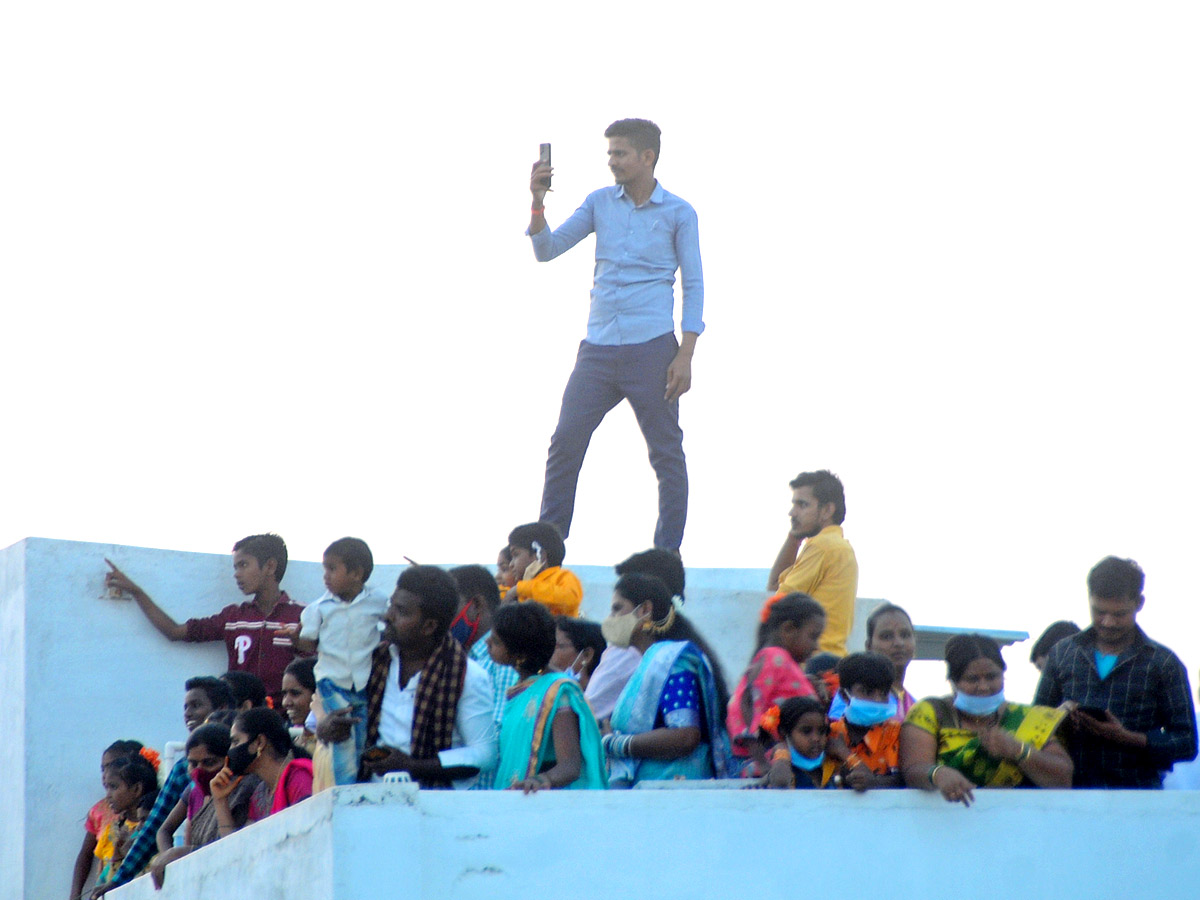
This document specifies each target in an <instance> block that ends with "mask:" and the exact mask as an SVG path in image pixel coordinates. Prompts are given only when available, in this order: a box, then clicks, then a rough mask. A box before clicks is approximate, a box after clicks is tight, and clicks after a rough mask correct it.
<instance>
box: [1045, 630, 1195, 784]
mask: <svg viewBox="0 0 1200 900" xmlns="http://www.w3.org/2000/svg"><path fill="white" fill-rule="evenodd" d="M1064 700H1074V701H1076V702H1078V703H1079V705H1080V706H1094V707H1100V708H1101V709H1107V710H1108V711H1109V712H1111V713H1112V714H1113V715H1114V716H1116V717H1117V718H1118V719H1120V720H1121V724H1122V725H1124V726H1125V728H1127V729H1128V730H1130V731H1136V732H1141V733H1143V734H1145V735H1146V739H1147V741H1148V744H1147V746H1146V747H1145V748H1141V747H1127V746H1124V745H1121V744H1114V743H1112V742H1111V741H1105V740H1102V739H1100V738H1097V737H1094V736H1092V735H1088V734H1083V733H1080V732H1078V731H1077V732H1076V733H1074V734H1073V735H1071V737H1070V740H1069V742H1068V748H1067V749H1068V750H1069V751H1070V753H1071V758H1072V759H1073V760H1074V761H1075V782H1074V784H1075V787H1077V788H1078V787H1103V788H1161V787H1162V773H1163V771H1164V770H1166V769H1169V768H1171V765H1172V764H1173V763H1176V762H1183V761H1186V760H1189V759H1195V757H1196V710H1195V707H1194V706H1193V705H1192V692H1191V688H1190V687H1189V686H1188V677H1187V670H1185V669H1184V667H1183V663H1181V662H1180V661H1179V657H1177V656H1176V655H1175V654H1174V653H1172V652H1171V651H1170V650H1168V649H1167V648H1166V647H1164V646H1163V645H1162V644H1158V643H1155V642H1154V641H1152V640H1150V639H1149V638H1148V637H1146V635H1145V633H1144V632H1143V631H1142V630H1141V629H1140V628H1139V629H1138V630H1137V636H1136V637H1135V638H1134V642H1133V645H1132V646H1130V647H1129V648H1128V649H1126V650H1125V652H1124V653H1122V654H1121V655H1120V656H1119V657H1118V658H1117V664H1116V666H1115V667H1114V668H1113V670H1112V672H1111V673H1110V674H1109V676H1108V677H1107V678H1105V679H1104V680H1101V679H1100V675H1099V673H1098V672H1097V671H1096V630H1095V628H1088V629H1087V630H1086V631H1082V632H1080V633H1079V634H1076V635H1073V636H1071V637H1069V638H1064V639H1063V640H1061V641H1059V642H1058V643H1057V644H1055V645H1054V647H1053V649H1051V651H1050V657H1049V659H1048V660H1047V661H1046V668H1045V669H1044V670H1043V671H1042V680H1041V681H1040V682H1038V688H1037V694H1036V695H1035V696H1034V698H1033V702H1034V703H1036V704H1038V705H1040V706H1058V705H1059V704H1060V703H1062V702H1063V701H1064Z"/></svg>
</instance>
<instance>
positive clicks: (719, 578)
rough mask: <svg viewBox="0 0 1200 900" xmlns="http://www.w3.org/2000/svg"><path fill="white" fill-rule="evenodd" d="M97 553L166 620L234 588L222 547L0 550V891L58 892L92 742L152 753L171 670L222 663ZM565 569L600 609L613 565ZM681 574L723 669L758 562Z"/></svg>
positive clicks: (290, 586)
mask: <svg viewBox="0 0 1200 900" xmlns="http://www.w3.org/2000/svg"><path fill="white" fill-rule="evenodd" d="M236 537H238V536H237V535H234V536H232V537H231V540H230V544H231V545H232V543H233V538H236ZM106 557H107V558H108V559H111V560H112V561H113V562H114V563H116V564H117V565H118V566H120V567H121V568H122V569H123V570H124V571H125V572H126V573H127V574H129V576H130V577H132V578H133V579H134V580H135V581H136V582H138V583H139V584H140V585H141V586H142V587H143V588H144V589H145V590H146V591H147V593H149V594H150V596H151V597H153V598H154V599H155V600H156V601H157V602H158V603H159V604H160V605H161V606H162V607H163V608H164V609H165V610H166V611H167V612H168V613H169V614H170V615H171V616H173V617H174V618H175V619H176V620H177V621H183V620H184V619H187V618H189V617H191V616H204V615H210V614H212V613H215V612H217V611H218V610H220V609H221V608H222V607H224V606H226V605H227V604H230V603H239V602H241V601H242V600H244V599H245V598H244V597H242V595H241V594H240V593H239V592H238V590H237V587H236V586H235V584H234V582H233V577H232V576H233V569H232V563H231V559H230V557H229V556H228V555H223V554H211V553H187V552H180V551H169V550H155V549H148V548H144V547H128V546H120V545H114V544H95V543H82V542H77V541H58V540H49V539H43V538H30V539H28V540H24V541H21V542H20V543H17V544H14V545H13V546H11V547H8V548H6V549H4V550H2V551H0V628H2V629H3V630H2V632H0V634H2V638H0V639H2V641H3V644H2V645H0V690H2V691H3V702H2V703H0V735H3V740H0V772H2V773H3V777H0V812H2V814H0V900H22V898H31V900H32V898H37V900H41V898H51V897H53V898H57V897H65V896H66V894H67V892H68V890H69V888H70V883H71V882H70V879H71V867H72V864H73V862H74V859H75V855H76V853H77V851H78V849H79V845H80V842H81V841H82V838H83V824H84V819H85V816H86V814H87V811H88V809H89V808H90V807H91V805H92V804H93V803H95V802H96V801H97V800H99V799H100V798H102V797H103V796H104V791H103V790H102V788H101V787H100V771H99V766H100V754H101V752H102V751H103V750H104V748H105V747H107V746H108V745H109V744H110V743H112V742H113V741H114V740H117V739H118V738H135V739H137V740H140V741H142V742H143V743H145V744H147V745H149V746H151V747H154V748H156V749H159V750H161V749H162V747H163V745H164V743H165V742H167V741H179V740H182V739H184V738H185V737H186V736H187V735H186V731H185V729H184V726H183V683H184V681H185V680H186V679H188V678H190V677H192V676H194V675H219V674H220V673H221V672H223V671H225V669H226V667H227V666H226V656H225V649H224V645H223V644H220V643H214V644H187V643H176V644H172V643H169V642H168V641H166V640H165V639H164V638H163V637H162V636H161V635H159V634H158V632H157V631H155V630H154V627H153V626H152V625H151V624H150V623H149V621H147V619H146V617H145V616H144V615H142V613H141V612H140V611H139V610H138V609H137V607H136V606H135V605H134V604H133V603H132V602H130V601H129V600H120V599H112V598H109V597H107V596H106V592H105V588H104V574H105V572H106V571H108V569H107V566H106V565H105V562H104V560H105V558H106ZM402 568H403V566H402V565H378V566H376V568H375V573H374V575H373V576H372V578H371V583H372V584H373V585H375V586H376V587H378V588H379V589H380V590H383V591H385V592H387V593H389V594H390V593H391V591H392V589H393V587H394V586H395V583H396V578H397V577H398V575H399V573H400V570H401V569H402ZM575 571H576V572H577V573H578V574H579V576H580V578H581V580H582V581H583V583H584V588H585V599H584V608H583V611H584V613H585V614H586V615H588V616H590V617H592V618H597V619H599V618H603V617H604V616H605V615H606V614H607V612H608V609H609V606H610V603H611V597H612V585H613V583H614V581H615V580H616V577H615V575H614V574H613V571H612V569H611V568H608V567H603V566H581V567H578V568H577V569H576V570H575ZM689 577H690V578H691V579H692V582H693V583H692V584H690V585H689V591H688V595H689V613H692V614H693V615H694V617H695V618H696V619H697V622H698V623H699V625H700V627H701V628H702V629H704V630H705V632H706V634H708V635H709V636H710V637H711V639H712V641H713V644H714V646H715V647H716V648H717V652H718V654H719V655H720V656H721V658H722V660H723V662H724V663H725V667H726V669H727V670H728V671H727V674H728V677H730V678H736V677H737V675H738V673H739V672H740V669H741V667H742V666H743V665H744V663H745V659H746V657H747V656H748V654H749V651H750V646H751V643H752V642H753V638H754V636H753V630H754V629H753V615H754V611H755V610H757V609H758V607H759V605H760V604H761V602H762V599H763V597H764V596H765V593H764V592H763V590H762V589H761V585H762V584H763V583H764V582H765V579H766V572H765V571H763V570H750V569H743V570H728V569H725V570H722V569H708V570H704V569H699V570H689ZM283 587H284V589H285V590H287V591H288V593H289V594H290V596H291V597H292V598H293V599H295V600H298V601H300V602H302V603H307V602H311V601H312V600H315V599H316V598H317V597H319V596H320V595H321V593H322V592H323V591H324V586H323V584H322V572H321V565H320V563H318V562H306V561H301V560H292V561H291V562H290V563H289V565H288V569H287V572H286V574H285V575H284V578H283ZM747 610H749V612H747ZM747 622H750V624H749V625H748V624H747ZM568 826H569V823H566V824H565V825H564V827H568Z"/></svg>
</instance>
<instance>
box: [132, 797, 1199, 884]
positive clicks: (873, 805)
mask: <svg viewBox="0 0 1200 900" xmlns="http://www.w3.org/2000/svg"><path fill="white" fill-rule="evenodd" d="M976 798H977V800H976V803H975V805H974V806H972V807H971V808H970V809H967V808H964V807H962V806H960V805H953V806H952V805H950V804H948V803H946V802H945V801H944V800H942V799H941V797H940V796H937V795H933V794H927V793H925V792H922V791H911V790H899V791H876V792H873V793H868V794H865V795H858V794H854V793H851V792H846V791H732V790H682V791H672V790H660V791H579V792H567V791H555V792H550V793H540V794H537V795H534V796H530V797H526V796H523V795H521V794H518V793H514V792H509V791H496V792H485V791H472V792H454V791H417V790H416V789H415V788H413V787H412V786H408V785H364V786H360V787H354V788H338V789H336V790H335V791H331V792H327V793H325V794H323V795H320V796H318V797H315V798H313V799H311V800H309V801H306V802H305V803H302V804H300V805H299V806H297V807H294V808H293V809H290V810H286V811H285V812H283V813H281V814H279V815H277V816H273V817H271V818H269V819H267V820H265V821H263V822H260V823H258V824H256V825H252V826H250V827H249V828H247V829H245V830H244V831H242V832H239V833H238V834H236V835H233V836H231V837H229V838H226V839H224V840H222V841H219V842H218V843H217V844H215V845H213V846H211V847H208V848H205V849H204V850H201V851H198V852H197V853H195V854H193V855H192V856H190V857H187V858H186V859H183V860H181V861H179V862H177V863H174V864H172V865H171V866H170V867H169V869H168V875H167V884H166V887H165V889H164V890H163V891H162V892H155V891H154V890H153V887H152V885H151V884H150V880H149V879H148V878H142V879H139V880H138V881H136V882H134V883H132V884H130V885H128V886H127V887H125V888H122V889H120V890H119V891H115V892H113V893H112V894H110V895H109V896H111V897H113V898H114V900H210V898H211V900H242V898H245V900H274V898H293V897H312V898H322V900H325V898H329V900H363V898H370V897H389V898H398V900H444V898H449V897H453V898H456V900H458V898H462V900H475V898H478V900H496V898H506V897H513V898H517V897H520V898H529V897H550V896H563V895H565V896H571V897H577V898H592V897H595V898H611V897H640V896H646V892H647V889H649V888H652V889H653V891H654V895H655V896H657V897H662V898H676V897H678V898H685V897H687V898H706V897H743V896H748V895H751V894H754V895H763V896H779V897H787V896H792V895H795V894H797V893H800V894H802V895H804V896H814V895H815V896H838V895H842V894H844V893H846V892H847V891H849V890H852V889H854V888H855V886H861V884H860V882H859V880H858V875H857V874H856V872H860V871H865V870H856V869H855V867H854V865H853V864H852V862H851V860H852V859H854V858H857V859H860V860H867V859H869V860H870V871H869V877H868V881H869V883H871V884H873V885H876V886H877V888H878V889H884V890H886V892H887V894H888V895H889V896H894V897H923V896H929V895H931V894H933V893H935V892H936V891H937V885H938V884H939V883H943V881H942V879H943V878H944V877H945V876H946V875H947V873H951V872H953V873H955V875H956V876H957V878H958V879H959V887H958V888H956V891H957V892H958V893H961V894H962V895H963V896H969V897H972V898H980V900H988V898H996V900H1001V898H1003V900H1009V898H1011V897H1012V896H1014V894H1021V895H1024V896H1031V897H1036V896H1043V895H1044V896H1051V895H1065V896H1069V897H1087V898H1089V900H1102V898H1110V897H1111V898H1117V897H1122V898H1123V897H1125V896H1128V891H1129V890H1130V889H1131V888H1133V887H1134V886H1136V889H1135V891H1136V894H1137V895H1138V896H1153V897H1162V898H1175V897H1178V898H1185V897H1186V898H1190V897H1192V896H1194V893H1195V885H1196V883H1197V878H1198V877H1200V854H1198V853H1197V841H1198V836H1200V804H1198V803H1197V802H1196V799H1195V797H1194V796H1193V795H1189V794H1186V793H1162V792H1149V791H1147V792H1136V791H1107V792H1099V791H1075V792H1072V791H1038V790H1009V791H1003V790H996V791H978V792H976ZM938 873H941V874H940V875H939V874H938ZM885 882H886V886H885Z"/></svg>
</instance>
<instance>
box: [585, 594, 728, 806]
mask: <svg viewBox="0 0 1200 900" xmlns="http://www.w3.org/2000/svg"><path fill="white" fill-rule="evenodd" d="M601 627H602V629H603V632H604V637H605V639H606V640H607V641H608V642H609V644H612V645H614V646H617V647H628V646H631V645H632V646H635V647H637V648H638V649H639V650H640V651H641V652H642V661H641V663H640V664H639V665H638V667H637V669H636V671H634V673H633V675H632V676H631V677H630V679H629V682H628V684H626V685H625V689H624V690H623V691H622V692H621V695H620V697H618V698H617V705H616V708H615V709H614V710H613V714H612V718H611V720H610V724H611V730H609V732H608V733H607V734H605V736H604V750H605V753H606V754H607V756H608V760H609V786H610V787H632V786H633V785H634V784H636V783H637V782H639V781H661V780H671V779H678V778H685V779H700V778H714V777H715V778H725V777H727V775H728V773H729V767H730V758H729V757H730V754H729V736H728V735H727V734H726V732H725V728H724V722H723V719H724V716H723V715H722V712H723V711H724V709H725V705H726V703H727V702H728V697H727V695H726V689H725V679H724V677H723V675H722V673H721V669H720V666H719V664H718V663H717V660H716V658H715V656H713V654H712V652H711V651H710V650H709V649H708V646H707V644H706V643H705V641H704V639H703V638H702V637H700V635H699V633H698V632H697V631H696V629H695V628H694V627H693V626H692V624H691V623H690V622H689V621H688V620H687V619H685V618H684V617H683V615H682V614H681V613H680V612H679V611H678V610H677V609H676V608H675V605H674V604H673V603H672V600H671V592H670V589H668V588H667V586H666V584H664V583H663V581H662V580H661V579H659V578H656V577H654V576H652V575H635V574H627V575H622V576H621V578H620V579H619V580H618V581H617V584H616V588H615V590H614V592H613V600H612V615H610V616H609V617H608V618H607V619H605V621H604V623H603V624H602V626H601Z"/></svg>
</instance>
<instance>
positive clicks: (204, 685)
mask: <svg viewBox="0 0 1200 900" xmlns="http://www.w3.org/2000/svg"><path fill="white" fill-rule="evenodd" d="M183 689H184V690H185V691H203V692H204V693H205V695H206V696H207V697H208V704H209V706H211V707H212V708H213V709H233V708H234V707H235V706H236V705H237V704H236V703H234V702H233V691H231V690H230V689H229V685H227V684H226V683H225V682H223V681H222V680H221V679H220V678H214V677H213V676H211V675H199V676H197V677H195V678H189V679H188V680H187V681H185V682H184V683H183Z"/></svg>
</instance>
